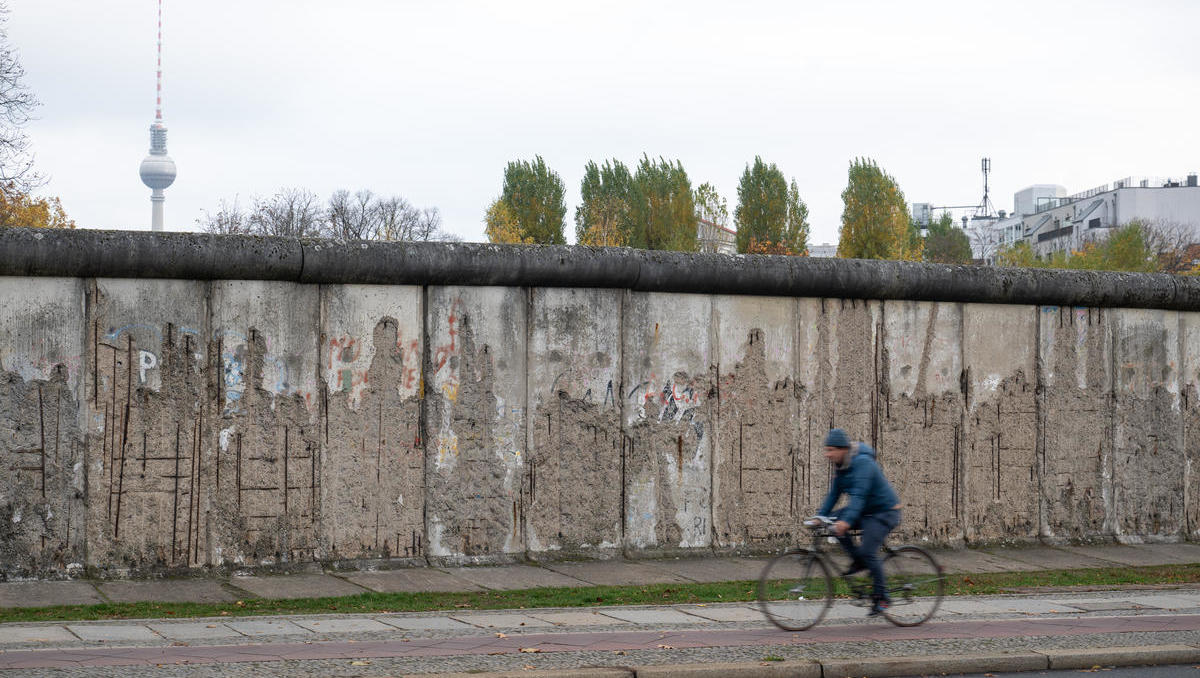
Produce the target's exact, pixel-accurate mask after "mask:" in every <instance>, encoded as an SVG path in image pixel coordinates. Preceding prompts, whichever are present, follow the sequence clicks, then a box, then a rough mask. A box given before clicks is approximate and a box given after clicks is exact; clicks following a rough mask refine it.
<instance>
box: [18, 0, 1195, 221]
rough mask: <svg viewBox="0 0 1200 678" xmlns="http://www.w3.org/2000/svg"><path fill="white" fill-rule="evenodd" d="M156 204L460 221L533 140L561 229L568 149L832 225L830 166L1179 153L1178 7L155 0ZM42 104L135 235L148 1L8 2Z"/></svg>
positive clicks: (1184, 126) (997, 175)
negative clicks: (787, 202)
mask: <svg viewBox="0 0 1200 678" xmlns="http://www.w3.org/2000/svg"><path fill="white" fill-rule="evenodd" d="M164 1H165V6H164V14H163V24H164V29H163V30H164V48H163V64H164V71H165V75H164V86H163V89H164V118H165V120H166V123H167V126H168V128H169V130H170V132H169V145H168V148H169V152H170V154H171V156H172V157H173V158H174V159H175V161H176V163H177V165H178V168H179V177H178V179H177V180H176V182H175V185H174V186H172V187H171V188H169V189H167V192H166V195H167V202H166V225H167V228H168V229H172V230H193V229H194V228H195V221H196V219H197V217H198V216H200V213H201V210H202V209H205V208H209V209H215V208H216V207H217V206H218V205H219V203H220V201H221V200H222V199H226V200H231V199H232V198H234V197H235V196H236V197H240V199H241V201H242V203H243V204H245V203H247V202H248V199H249V197H250V196H253V195H262V194H271V193H273V192H275V191H276V190H278V189H279V188H281V187H290V186H299V187H306V188H309V189H311V190H313V191H315V192H316V193H317V194H319V195H320V196H321V197H322V198H327V197H328V196H329V194H330V193H331V192H332V191H334V190H336V189H339V188H346V189H351V190H355V189H360V188H369V189H371V190H373V191H375V192H376V193H380V194H384V195H400V196H403V197H405V198H407V199H408V200H409V201H411V202H412V203H414V204H415V205H418V206H423V207H435V206H436V207H437V208H439V209H440V210H441V212H442V215H443V218H444V224H445V228H446V229H447V230H449V231H452V232H454V233H456V234H458V235H459V236H461V237H462V238H463V239H465V240H468V241H476V240H484V236H483V221H482V220H483V214H484V210H485V209H486V207H487V204H488V203H489V202H490V200H491V199H493V198H494V197H496V196H497V195H498V194H499V192H500V188H501V183H502V179H503V170H504V165H505V163H506V162H508V161H510V160H513V159H517V158H532V157H533V156H534V155H535V154H541V155H542V156H543V157H544V158H545V159H546V162H547V163H548V164H549V165H550V167H551V168H553V169H554V170H556V171H557V172H558V173H559V174H560V175H561V176H562V178H563V181H564V182H565V183H566V186H567V204H568V209H569V215H568V223H567V233H568V240H570V241H573V239H574V222H573V220H572V217H573V215H574V211H575V206H576V205H577V204H578V196H579V181H580V179H581V177H582V175H583V166H584V164H585V163H586V162H587V161H588V160H589V159H594V160H596V161H602V160H604V159H605V158H614V157H615V158H618V159H620V160H622V161H624V162H625V163H626V164H629V165H633V164H635V163H636V161H637V160H638V158H640V157H641V155H642V153H648V154H650V155H651V156H652V157H655V156H664V157H666V158H668V159H679V160H680V161H682V163H683V166H684V168H685V169H686V170H687V173H688V176H689V177H690V178H691V181H692V185H693V186H697V185H699V184H700V183H702V182H711V183H713V184H714V185H715V186H716V187H717V189H718V190H719V191H720V193H721V194H722V195H724V196H725V198H726V199H727V200H728V203H729V209H730V213H731V217H732V212H733V207H734V205H735V204H736V202H737V182H738V178H739V176H740V175H741V172H742V170H743V169H744V167H745V165H746V163H748V162H750V161H752V160H753V158H754V156H755V155H761V156H762V157H763V159H764V160H766V161H768V162H773V163H775V164H777V165H778V166H779V168H780V169H781V170H782V171H783V172H784V174H785V175H787V176H788V177H789V178H793V177H794V178H795V179H796V181H797V183H798V184H799V188H800V194H801V197H802V198H803V199H804V200H805V201H806V202H807V203H808V205H809V209H810V220H811V223H812V227H813V235H812V238H811V242H813V243H821V242H831V243H833V242H836V241H837V235H838V227H839V224H840V218H841V208H842V204H841V191H842V189H843V188H844V187H845V184H846V169H847V165H848V163H849V161H850V160H851V159H852V158H854V157H857V156H868V157H871V158H874V159H876V160H877V161H878V162H879V164H880V165H881V166H882V167H883V168H884V169H886V170H887V171H888V172H889V173H891V174H892V175H893V176H894V177H895V178H896V179H897V180H898V182H899V184H900V187H901V189H902V190H903V191H904V193H905V196H906V198H907V200H908V201H910V202H931V203H934V204H937V205H959V204H969V203H971V204H973V203H976V202H978V201H979V198H980V196H981V194H982V181H981V177H980V172H979V159H980V158H981V157H982V156H985V155H986V156H989V157H991V159H992V178H991V187H992V194H991V195H992V201H993V202H994V203H995V205H996V207H997V208H999V209H1011V208H1012V194H1013V192H1014V191H1016V190H1019V189H1021V188H1023V187H1025V186H1027V185H1030V184H1034V183H1056V184H1062V185H1063V186H1065V187H1066V188H1067V190H1068V191H1070V192H1076V191H1082V190H1085V189H1088V188H1091V187H1093V186H1096V185H1099V184H1103V183H1107V182H1111V181H1113V180H1115V179H1118V178H1122V177H1125V176H1128V175H1164V176H1175V177H1179V176H1182V175H1185V174H1187V173H1188V172H1194V171H1196V170H1197V169H1200V144H1197V140H1198V139H1197V123H1196V119H1197V118H1196V116H1197V111H1198V110H1200V105H1198V104H1200V87H1198V83H1200V75H1198V74H1200V46H1198V45H1200V41H1197V39H1196V37H1195V35H1196V30H1197V26H1200V2H1196V1H1195V0H1148V1H1146V2H1130V1H1128V0H1124V1H1121V2H1107V1H1096V0H1090V1H1086V2H1062V1H1056V0H1041V1H1039V2H1014V1H1011V0H1010V1H1009V2H1005V3H976V2H964V1H963V0H955V1H947V2H932V1H911V2H895V1H894V0H888V1H883V0H880V1H876V0H859V1H857V2H814V1H809V0H790V1H781V2H754V1H742V2H728V1H726V2H704V1H699V0H689V1H687V2H655V1H653V0H642V2H625V1H624V0H610V1H609V2H600V3H581V2H571V1H569V0H557V1H554V2H524V1H522V0H509V1H507V2H497V1H494V0H493V1H492V2H465V1H458V0H426V1H425V2H410V1H408V0H345V1H344V2H339V3H334V2H329V1H328V0H288V1H287V2H281V1H278V0H276V1H270V2H269V1H266V0H236V1H235V0H190V1H188V2H182V1H180V0H164ZM7 2H8V5H9V9H10V14H9V22H8V32H9V41H10V43H11V44H12V45H13V46H15V47H16V48H17V49H18V51H19V56H20V59H21V61H22V64H23V65H24V67H25V69H26V71H27V77H26V82H27V84H28V86H29V87H30V88H31V89H32V90H33V91H34V92H35V93H36V94H37V96H38V97H39V98H40V99H41V101H42V102H43V105H42V107H41V108H40V109H39V111H38V114H37V115H38V118H39V119H38V120H37V121H36V122H34V123H32V124H31V125H30V126H29V128H28V131H29V134H30V136H31V138H32V141H33V144H34V148H35V150H36V154H37V157H36V160H37V166H38V168H39V169H40V170H41V171H42V172H44V173H45V174H47V175H48V176H49V177H50V182H49V184H48V185H47V186H46V187H45V191H46V192H47V193H48V194H53V195H57V196H59V197H61V199H62V202H63V205H64V207H65V208H66V210H67V212H68V214H69V216H71V217H72V218H74V219H75V220H76V222H77V223H78V224H79V225H80V226H84V227H98V228H126V229H138V230H143V229H149V222H150V200H149V197H150V191H149V189H148V188H146V187H144V186H143V185H142V183H141V181H140V180H139V178H138V174H137V169H138V164H139V163H140V162H141V159H142V158H143V157H144V156H145V155H146V152H147V150H148V148H149V133H148V126H149V124H150V122H151V121H152V119H153V115H154V51H155V22H156V3H155V0H103V1H98V0H7Z"/></svg>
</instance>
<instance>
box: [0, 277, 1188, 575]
mask: <svg viewBox="0 0 1200 678" xmlns="http://www.w3.org/2000/svg"><path fill="white" fill-rule="evenodd" d="M738 261H740V259H738ZM858 263H859V264H862V263H864V262H858ZM1136 280H1139V279H1137V278H1135V279H1134V281H1135V282H1136ZM913 297H914V298H911V299H894V298H888V299H884V300H877V299H862V298H857V297H854V296H847V297H828V296H820V295H816V296H796V295H782V294H780V295H733V294H726V293H706V292H680V291H671V292H656V291H644V290H636V289H630V288H624V289H620V288H592V287H572V286H566V285H563V286H549V285H533V286H527V287H522V286H509V285H474V284H471V285H441V284H429V285H408V284H394V285H384V284H359V283H322V284H317V283H301V282H287V281H281V280H225V279H220V280H179V279H162V278H152V279H132V278H113V277H99V278H69V277H40V276H38V277H22V276H0V572H2V576H4V577H24V576H35V575H50V576H53V575H61V574H66V573H69V572H74V571H77V570H78V569H80V568H82V567H90V568H93V569H95V570H103V571H110V572H116V573H122V572H123V573H149V572H162V571H173V570H186V569H194V568H210V567H218V568H229V567H239V568H240V567H290V566H293V565H296V564H302V563H305V562H311V561H322V562H347V561H348V562H350V563H359V564H361V563H364V562H378V561H381V560H383V561H388V562H393V563H397V564H423V563H426V562H439V563H440V562H446V563H459V562H502V561H510V560H517V559H527V558H532V559H544V558H562V557H599V558H605V557H613V556H616V555H630V556H655V555H664V554H678V553H711V552H748V551H764V550H769V549H774V548H777V547H779V546H782V545H785V544H789V543H793V542H795V541H796V540H797V539H798V538H799V537H800V531H799V529H798V527H797V526H798V521H799V519H800V518H802V517H803V516H805V515H808V514H810V513H812V512H813V511H814V510H815V509H816V507H817V506H818V505H819V504H820V503H821V500H822V499H823V497H824V494H825V491H826V488H827V487H828V480H829V474H830V469H829V467H828V465H827V463H826V462H825V461H824V459H823V458H822V456H821V439H822V437H823V435H824V433H825V431H826V430H827V429H828V428H829V427H830V426H831V425H839V426H842V427H844V428H846V429H848V430H849V431H850V433H851V434H852V435H853V436H855V437H857V438H859V439H862V440H865V441H867V442H869V443H871V444H873V445H875V446H876V447H877V448H878V450H879V460H880V463H881V464H882V465H883V467H884V469H885V472H886V473H887V475H888V476H889V478H891V480H892V482H893V483H894V484H895V485H896V487H897V489H898V490H899V492H900V494H901V496H902V498H903V500H904V502H905V504H906V508H905V512H904V522H903V523H902V525H901V527H900V529H899V538H901V539H905V540H917V541H928V542H931V543H951V544H953V543H962V542H964V541H965V542H971V543H987V542H999V541H1027V540H1035V539H1039V538H1040V539H1046V540H1052V541H1058V540H1079V539H1085V540H1086V539H1113V538H1115V539H1120V540H1125V541H1134V542H1136V541H1144V540H1180V539H1189V538H1192V537H1193V536H1194V535H1195V534H1196V533H1197V529H1198V528H1197V524H1198V522H1200V501H1198V500H1197V496H1200V493H1198V492H1197V487H1198V484H1200V479H1198V478H1197V475H1198V474H1197V472H1196V471H1194V470H1193V469H1195V468H1197V465H1196V464H1195V463H1193V459H1192V457H1194V456H1195V454H1196V453H1195V451H1194V449H1195V448H1196V445H1195V444H1194V442H1195V441H1196V439H1197V437H1198V436H1200V433H1198V432H1200V405H1198V401H1200V393H1198V391H1200V314H1197V313H1196V312H1191V311H1186V310H1177V309H1172V310H1168V309H1163V308H1126V307H1111V306H1110V307H1105V306H1101V305H1096V306H1071V305H1049V304H1044V303H1028V304H1019V303H1008V304H996V303H973V302H970V301H954V300H929V299H923V298H921V297H922V295H921V294H919V293H914V294H913Z"/></svg>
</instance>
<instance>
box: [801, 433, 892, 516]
mask: <svg viewBox="0 0 1200 678" xmlns="http://www.w3.org/2000/svg"><path fill="white" fill-rule="evenodd" d="M849 455H850V456H849V459H847V460H846V462H845V463H844V464H843V465H841V466H838V467H837V472H836V473H835V474H834V476H833V482H831V483H829V495H828V496H826V497H825V502H824V503H823V504H821V510H820V511H817V515H821V516H827V515H829V512H830V511H832V510H833V505H834V504H836V503H837V500H838V498H839V497H841V496H842V494H847V495H849V496H850V501H849V503H847V504H846V505H845V506H844V507H842V510H841V511H839V512H838V516H837V517H838V519H839V520H844V521H846V522H847V523H849V524H850V525H851V526H856V525H858V521H859V519H861V518H862V517H863V516H868V515H871V514H874V513H880V512H882V511H888V510H891V509H893V508H895V507H896V506H898V505H899V504H900V497H899V496H897V495H896V491H895V490H893V489H892V486H891V485H889V484H888V481H887V479H886V478H884V477H883V471H882V470H881V469H880V468H879V463H878V462H876V461H875V448H873V447H871V446H870V445H868V444H866V443H855V444H854V446H853V447H851V448H850V452H849Z"/></svg>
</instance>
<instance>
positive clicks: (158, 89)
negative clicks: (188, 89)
mask: <svg viewBox="0 0 1200 678" xmlns="http://www.w3.org/2000/svg"><path fill="white" fill-rule="evenodd" d="M154 121H155V122H158V123H161V122H162V0H158V71H157V74H156V77H155V99H154Z"/></svg>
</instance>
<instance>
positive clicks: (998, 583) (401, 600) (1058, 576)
mask: <svg viewBox="0 0 1200 678" xmlns="http://www.w3.org/2000/svg"><path fill="white" fill-rule="evenodd" d="M1197 582H1200V564H1193V565H1156V566H1149V567H1114V568H1097V569H1077V570H1045V571H1036V572H992V573H971V574H953V575H948V576H947V578H946V593H947V595H987V594H997V593H1006V592H1011V591H1013V590H1014V589H1017V590H1036V589H1041V588H1059V587H1122V586H1142V585H1160V586H1161V585H1175V584H1194V583H1197ZM755 589H756V583H755V582H753V581H734V582H717V583H711V584H654V585H648V586H588V587H582V588H538V589H528V590H522V591H484V592H474V593H435V592H430V593H362V594H358V595H354V596H342V597H337V598H300V599H290V600H267V599H261V598H247V599H245V600H240V601H237V602H231V603H104V604H99V605H60V606H54V607H37V608H0V622H40V621H80V620H96V619H150V618H152V619H161V618H177V619H184V618H189V617H226V616H228V617H245V616H255V615H276V614H298V615H314V614H364V613H370V614H377V613H387V612H430V611H443V610H449V611H454V610H497V609H520V608H543V607H590V606H606V605H673V604H682V603H727V602H739V601H747V600H754V599H755V595H756V594H755Z"/></svg>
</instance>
